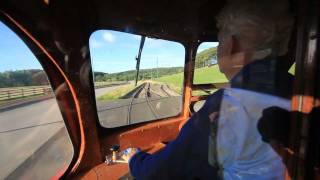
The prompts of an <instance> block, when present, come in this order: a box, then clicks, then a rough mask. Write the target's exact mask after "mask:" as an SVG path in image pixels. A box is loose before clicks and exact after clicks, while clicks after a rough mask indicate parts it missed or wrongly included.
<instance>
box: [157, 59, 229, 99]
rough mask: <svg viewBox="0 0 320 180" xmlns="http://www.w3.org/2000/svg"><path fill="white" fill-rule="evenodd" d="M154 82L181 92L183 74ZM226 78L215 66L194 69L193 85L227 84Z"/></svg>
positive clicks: (164, 77)
mask: <svg viewBox="0 0 320 180" xmlns="http://www.w3.org/2000/svg"><path fill="white" fill-rule="evenodd" d="M154 81H157V82H162V83H165V84H168V85H170V86H171V87H172V88H174V89H175V90H176V91H177V92H179V93H180V92H181V87H182V82H183V73H178V74H173V75H169V76H163V77H160V78H158V79H154ZM227 81H228V80H227V78H226V77H225V76H224V74H222V73H221V72H220V71H219V68H218V66H217V65H215V66H211V67H204V68H198V69H195V72H194V80H193V83H194V84H207V83H218V82H227Z"/></svg>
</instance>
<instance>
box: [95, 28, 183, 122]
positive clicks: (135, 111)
mask: <svg viewBox="0 0 320 180" xmlns="http://www.w3.org/2000/svg"><path fill="white" fill-rule="evenodd" d="M140 42H141V36H138V35H133V34H128V33H122V32H116V31H108V30H101V31H97V32H95V33H93V34H92V35H91V38H90V53H91V59H92V65H93V71H94V81H95V84H96V88H97V89H96V91H95V92H96V99H97V101H96V102H97V109H98V116H99V120H100V123H101V125H102V126H104V127H118V126H124V125H128V124H135V123H139V122H145V121H150V120H156V119H162V118H166V117H172V116H176V115H178V114H179V113H180V112H181V88H182V83H183V66H184V55H185V49H184V47H183V46H182V45H181V44H179V43H176V42H170V41H165V40H159V39H151V38H148V37H147V38H145V42H144V46H143V49H142V53H141V60H140V70H139V74H138V83H137V86H135V80H136V76H137V70H136V68H137V60H136V59H137V57H138V52H139V47H140Z"/></svg>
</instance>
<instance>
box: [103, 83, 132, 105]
mask: <svg viewBox="0 0 320 180" xmlns="http://www.w3.org/2000/svg"><path fill="white" fill-rule="evenodd" d="M133 88H134V85H133V84H130V85H126V86H121V87H118V88H116V89H114V90H112V91H110V92H108V93H106V94H104V95H102V96H99V97H98V98H97V99H98V100H100V101H109V100H114V99H119V98H120V97H122V96H124V95H126V94H127V93H129V92H130V91H131V90H132V89H133Z"/></svg>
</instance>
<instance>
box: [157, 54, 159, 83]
mask: <svg viewBox="0 0 320 180" xmlns="http://www.w3.org/2000/svg"><path fill="white" fill-rule="evenodd" d="M157 78H159V62H158V57H157Z"/></svg>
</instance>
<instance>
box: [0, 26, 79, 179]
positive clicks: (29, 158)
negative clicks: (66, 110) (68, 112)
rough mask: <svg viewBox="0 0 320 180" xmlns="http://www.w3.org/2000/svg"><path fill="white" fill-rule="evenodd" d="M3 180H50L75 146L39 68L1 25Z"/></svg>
mask: <svg viewBox="0 0 320 180" xmlns="http://www.w3.org/2000/svg"><path fill="white" fill-rule="evenodd" d="M0 39H1V41H0V64H1V65H0V149H1V155H0V179H50V178H51V177H53V176H55V175H56V174H57V173H61V172H63V171H64V170H65V169H66V168H67V167H68V165H69V163H70V162H71V159H72V156H73V146H72V144H71V141H70V139H69V136H68V132H67V130H66V127H65V124H64V121H63V119H62V116H61V113H60V110H59V108H58V105H57V102H56V99H55V97H54V94H53V92H52V89H51V86H50V84H49V82H48V78H47V75H46V73H45V72H44V71H43V69H42V68H41V65H40V64H39V62H38V61H37V59H36V58H35V56H34V55H33V54H32V52H31V51H30V50H29V49H28V47H27V46H26V45H25V44H24V43H23V41H22V40H21V39H19V37H18V36H17V35H16V34H15V33H14V32H12V31H11V30H10V29H9V28H8V27H6V26H5V25H4V24H3V23H1V22H0Z"/></svg>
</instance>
